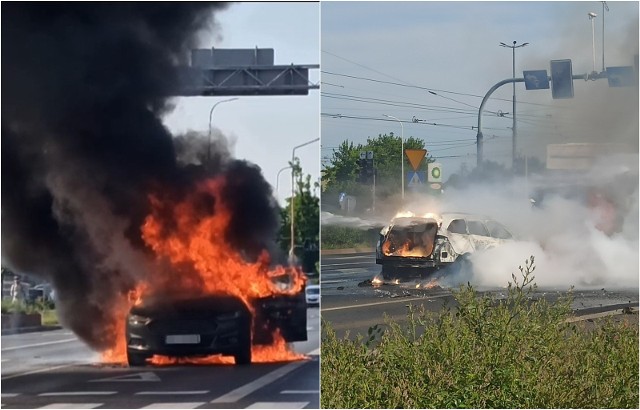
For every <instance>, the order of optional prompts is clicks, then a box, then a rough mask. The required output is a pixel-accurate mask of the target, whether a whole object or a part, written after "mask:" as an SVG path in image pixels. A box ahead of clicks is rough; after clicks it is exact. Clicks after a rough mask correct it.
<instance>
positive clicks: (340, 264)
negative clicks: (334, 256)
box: [320, 262, 374, 268]
mask: <svg viewBox="0 0 640 410" xmlns="http://www.w3.org/2000/svg"><path fill="white" fill-rule="evenodd" d="M365 263H366V262H365ZM362 264H363V262H341V263H323V264H322V265H320V267H321V268H324V267H325V266H342V265H362ZM371 264H372V265H374V263H371Z"/></svg>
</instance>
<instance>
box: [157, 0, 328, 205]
mask: <svg viewBox="0 0 640 410" xmlns="http://www.w3.org/2000/svg"><path fill="white" fill-rule="evenodd" d="M319 14H320V9H319V4H318V3H233V4H231V5H230V6H229V7H228V8H227V9H225V10H223V11H221V12H217V13H216V14H215V20H216V24H215V25H214V26H213V27H212V28H211V30H209V31H208V32H205V33H202V35H201V36H200V45H199V48H211V47H216V48H250V49H253V48H255V47H258V48H273V49H274V52H275V64H276V65H289V64H297V65H303V64H319V63H320V20H319ZM319 74H320V73H319V70H318V69H311V70H309V79H310V81H311V82H312V83H314V84H317V83H318V81H319ZM229 98H231V97H181V98H175V99H174V104H175V109H174V110H173V111H172V112H171V113H170V114H168V115H167V116H166V117H165V118H164V123H165V125H166V126H167V127H168V128H169V129H170V130H171V131H172V132H173V133H174V134H179V133H184V132H187V131H189V130H192V131H199V132H202V133H203V135H205V136H206V135H207V133H208V129H209V112H210V110H211V108H212V106H213V105H214V104H216V103H217V102H219V101H222V100H226V99H229ZM319 98H320V94H319V91H318V90H310V91H309V95H308V96H250V97H239V99H238V100H235V101H230V102H225V103H221V104H219V105H218V106H217V107H216V108H215V110H214V111H213V114H212V127H213V129H214V133H215V130H216V129H217V130H219V131H221V132H222V134H223V135H225V136H227V137H228V138H229V139H230V140H231V141H232V143H233V148H232V154H233V155H234V157H235V158H239V159H246V160H248V161H250V162H253V163H255V164H257V165H258V166H259V167H260V168H261V169H262V172H263V175H264V177H265V179H266V180H267V181H268V182H269V183H270V184H271V185H272V186H273V189H274V194H275V195H276V197H277V198H278V199H279V202H280V203H281V204H283V201H284V198H286V197H289V196H291V194H290V192H291V174H290V171H289V170H286V171H283V172H282V173H281V175H280V183H279V195H278V193H277V192H275V189H276V186H277V185H278V183H277V180H276V177H277V174H278V171H279V170H280V169H282V168H283V167H287V166H288V164H289V161H291V155H292V149H293V147H294V146H296V145H300V144H303V143H305V142H307V141H311V140H314V139H316V138H319V137H320V131H319V127H320V124H319V122H320V119H319V114H318V113H319V111H320V103H319ZM319 152H320V146H319V142H316V143H313V144H310V145H307V146H305V147H302V148H299V149H297V150H296V152H295V154H296V157H298V158H300V161H301V166H302V170H303V172H304V173H305V174H309V175H311V180H312V181H317V180H318V178H319V177H320V166H319V162H318V158H319V155H320V154H319ZM317 193H318V194H319V192H317Z"/></svg>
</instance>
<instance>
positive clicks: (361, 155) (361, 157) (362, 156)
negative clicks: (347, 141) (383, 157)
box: [360, 151, 367, 159]
mask: <svg viewBox="0 0 640 410" xmlns="http://www.w3.org/2000/svg"><path fill="white" fill-rule="evenodd" d="M360 159H367V153H366V152H364V151H360Z"/></svg>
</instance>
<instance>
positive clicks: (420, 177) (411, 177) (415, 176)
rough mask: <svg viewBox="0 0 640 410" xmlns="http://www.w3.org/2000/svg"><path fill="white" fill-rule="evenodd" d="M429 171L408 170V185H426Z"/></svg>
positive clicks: (414, 186)
mask: <svg viewBox="0 0 640 410" xmlns="http://www.w3.org/2000/svg"><path fill="white" fill-rule="evenodd" d="M426 174H427V173H426V172H424V171H409V172H407V185H408V186H409V187H412V188H416V187H418V186H421V185H424V182H425V180H426V179H427V175H426Z"/></svg>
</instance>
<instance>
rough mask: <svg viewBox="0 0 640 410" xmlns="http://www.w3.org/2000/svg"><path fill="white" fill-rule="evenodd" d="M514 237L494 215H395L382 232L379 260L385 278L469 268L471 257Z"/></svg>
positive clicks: (377, 256) (433, 273) (379, 241)
mask: <svg viewBox="0 0 640 410" xmlns="http://www.w3.org/2000/svg"><path fill="white" fill-rule="evenodd" d="M511 239H512V235H511V233H510V232H509V231H508V230H507V228H505V227H504V226H503V225H502V224H500V223H499V222H497V221H494V220H493V219H491V218H488V217H485V216H481V215H472V214H464V213H442V214H425V215H423V216H404V217H398V218H394V219H393V220H392V221H391V223H390V224H389V225H387V226H386V227H384V228H383V229H382V230H381V231H380V237H379V239H378V243H377V245H376V263H377V264H379V265H382V276H383V278H384V279H394V278H398V277H406V276H420V277H425V276H434V275H435V274H436V273H437V272H438V271H440V270H443V269H447V270H443V271H442V272H440V273H439V274H443V275H446V274H448V273H458V272H461V271H468V270H469V269H470V267H469V264H470V262H469V260H468V256H469V255H470V254H471V253H473V252H475V251H477V250H482V249H488V248H491V247H494V246H498V245H500V244H502V243H504V242H506V241H509V240H511Z"/></svg>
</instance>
